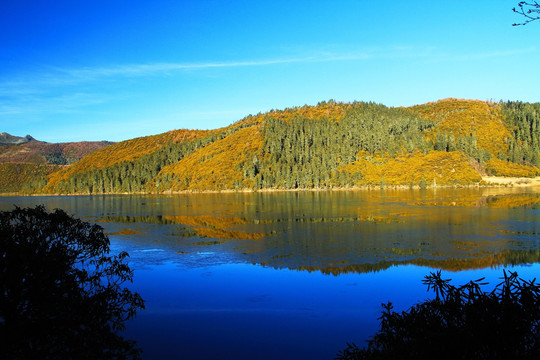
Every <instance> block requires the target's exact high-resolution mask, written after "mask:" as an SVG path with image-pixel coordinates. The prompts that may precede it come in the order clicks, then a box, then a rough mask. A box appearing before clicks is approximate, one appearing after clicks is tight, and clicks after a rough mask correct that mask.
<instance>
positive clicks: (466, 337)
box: [336, 271, 540, 360]
mask: <svg viewBox="0 0 540 360" xmlns="http://www.w3.org/2000/svg"><path fill="white" fill-rule="evenodd" d="M502 279H503V281H502V282H501V283H500V284H498V285H497V286H496V287H495V288H494V289H493V290H492V291H491V292H484V291H482V290H481V285H485V284H486V283H483V282H482V281H483V280H484V279H483V278H482V279H479V280H475V281H471V282H469V283H467V284H465V285H462V286H454V285H451V284H450V280H446V279H442V277H441V272H440V271H438V272H436V273H431V274H430V275H428V276H426V277H425V279H424V280H423V283H424V284H425V285H427V287H428V291H429V290H433V291H434V292H435V295H436V297H435V299H432V300H426V301H425V302H422V303H419V304H416V305H414V306H413V307H411V308H410V309H409V310H408V311H403V312H401V313H397V312H394V311H392V304H391V303H388V304H383V311H382V315H381V317H380V320H381V324H380V330H379V332H378V333H377V334H376V335H375V336H374V337H373V338H372V339H371V340H370V341H369V342H368V346H367V347H366V348H363V349H360V348H359V347H358V346H356V345H355V344H348V347H347V348H346V349H344V350H343V351H340V352H339V353H338V354H337V357H336V359H339V360H352V359H424V358H448V359H539V358H540V285H538V284H536V283H535V280H536V279H534V280H532V281H526V280H523V279H521V278H519V277H518V274H517V273H515V272H509V273H506V271H504V277H503V278H502Z"/></svg>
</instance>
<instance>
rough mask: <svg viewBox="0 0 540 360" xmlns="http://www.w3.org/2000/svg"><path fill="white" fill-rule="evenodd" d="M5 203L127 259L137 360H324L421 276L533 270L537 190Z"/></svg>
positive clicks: (360, 339)
mask: <svg viewBox="0 0 540 360" xmlns="http://www.w3.org/2000/svg"><path fill="white" fill-rule="evenodd" d="M14 204H15V205H17V206H21V207H27V206H34V205H36V204H44V205H45V206H46V207H47V208H48V209H49V210H52V209H54V208H61V209H64V210H66V211H67V212H68V213H70V214H72V215H75V216H76V217H79V218H82V219H83V220H85V221H90V222H96V223H99V224H100V225H101V226H103V227H104V228H105V231H106V233H107V234H108V235H109V237H110V239H111V249H112V251H113V252H119V251H124V250H125V251H127V252H128V253H129V254H130V255H131V257H130V265H131V267H132V268H133V269H134V270H135V280H134V283H133V284H132V286H131V287H132V288H133V289H134V290H136V291H138V292H139V293H140V294H141V295H142V297H143V298H144V299H145V300H146V310H143V311H140V312H139V314H138V315H137V317H136V319H134V320H133V321H130V322H129V323H128V328H127V330H126V333H125V335H126V337H128V338H132V339H135V340H137V341H138V343H139V345H140V346H141V347H142V348H143V350H144V353H143V357H144V358H146V359H168V358H170V359H174V358H185V359H215V358H224V359H298V358H300V359H303V358H309V359H332V358H333V357H334V356H335V354H336V352H337V351H339V350H340V349H343V348H344V347H345V346H346V342H356V343H357V344H358V345H363V344H364V341H365V340H367V339H368V338H369V337H370V336H371V335H373V334H374V332H375V331H376V330H377V327H378V320H377V318H378V316H379V315H380V310H381V303H386V302H388V301H392V303H394V305H395V308H396V309H397V310H405V309H407V308H408V307H410V306H411V305H413V304H414V303H416V302H419V301H422V300H424V299H426V298H428V297H430V296H431V294H430V293H427V292H426V288H425V287H424V286H423V285H422V284H421V280H422V279H423V277H424V276H425V275H427V274H429V272H430V271H435V270H436V269H442V270H443V276H444V277H446V278H452V279H454V280H455V281H454V282H453V283H454V284H462V283H465V282H467V281H468V280H471V279H477V278H480V277H483V276H485V277H486V278H487V280H488V281H489V282H490V284H492V285H495V284H496V283H498V282H499V279H498V278H499V277H500V276H502V269H503V268H509V269H511V270H513V271H517V272H518V273H519V274H520V276H521V277H523V278H525V279H532V278H534V277H537V276H538V274H540V265H538V264H539V263H540V225H539V224H540V189H539V188H534V187H520V188H466V189H431V190H429V189H428V190H424V191H421V190H385V191H381V190H365V191H314V192H312V191H306V192H258V193H221V194H179V195H104V196H99V195H98V196H43V197H0V210H9V209H11V208H12V207H13V205H14ZM488 288H489V287H488Z"/></svg>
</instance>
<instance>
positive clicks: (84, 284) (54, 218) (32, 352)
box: [0, 206, 144, 359]
mask: <svg viewBox="0 0 540 360" xmlns="http://www.w3.org/2000/svg"><path fill="white" fill-rule="evenodd" d="M108 253H109V239H108V238H107V236H106V235H104V233H103V228H101V227H100V226H98V225H91V224H89V223H86V222H83V221H81V220H79V219H75V218H73V217H71V216H69V215H68V214H66V213H65V212H64V211H62V210H55V211H54V212H52V213H48V212H47V211H46V210H45V208H44V207H43V206H37V207H35V208H28V209H21V208H18V207H16V208H15V209H14V210H12V211H7V212H0V290H1V291H0V338H1V339H2V346H0V358H4V359H28V358H32V359H43V358H46V359H48V358H73V359H84V358H88V359H105V358H106V359H109V358H138V357H139V355H140V354H139V353H140V351H139V350H138V349H136V348H135V343H134V342H132V341H128V340H125V339H123V338H122V337H121V336H119V335H118V334H117V333H118V331H120V330H123V329H124V322H125V321H126V320H128V319H130V318H132V317H133V316H135V313H136V311H137V310H138V309H141V308H144V302H143V300H142V299H141V297H140V296H139V294H137V293H133V292H131V291H130V290H128V289H127V288H125V287H122V284H123V283H125V282H126V281H128V282H130V281H132V278H133V272H132V270H131V269H130V268H129V266H128V265H127V264H126V263H125V259H126V257H127V256H128V254H127V253H125V252H124V253H121V254H119V255H118V256H109V255H108Z"/></svg>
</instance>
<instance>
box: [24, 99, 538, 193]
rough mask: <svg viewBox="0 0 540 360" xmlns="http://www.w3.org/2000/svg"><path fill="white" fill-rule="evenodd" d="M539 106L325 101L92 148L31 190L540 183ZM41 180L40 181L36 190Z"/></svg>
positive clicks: (453, 101)
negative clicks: (518, 179)
mask: <svg viewBox="0 0 540 360" xmlns="http://www.w3.org/2000/svg"><path fill="white" fill-rule="evenodd" d="M539 123H540V104H538V103H535V104H529V103H521V102H506V103H504V102H499V103H494V102H488V101H479V100H466V99H443V100H439V101H436V102H431V103H426V104H423V105H415V106H411V107H386V106H384V105H382V104H376V103H372V102H370V103H367V102H352V103H342V102H336V101H333V100H330V101H324V102H321V103H319V104H317V105H315V106H308V105H305V106H301V107H295V108H288V109H284V110H271V111H269V112H267V113H264V114H257V115H249V116H246V117H245V118H243V119H241V120H239V121H237V122H235V123H233V124H231V125H230V126H228V127H224V128H220V129H215V130H186V129H181V130H172V131H169V132H166V133H163V134H158V135H152V136H146V137H140V138H135V139H131V140H127V141H123V142H119V143H115V144H112V145H111V146H108V147H105V148H103V149H100V150H98V151H96V152H94V153H93V154H90V155H88V156H85V157H83V158H82V159H81V160H80V161H78V162H75V163H74V164H73V165H71V166H69V167H65V168H62V169H60V170H58V171H54V172H52V173H50V174H49V175H47V181H46V185H44V186H42V187H39V188H34V189H31V190H30V192H32V193H65V194H70V193H87V194H88V193H90V194H93V193H135V192H137V193H140V192H142V193H160V192H181V191H208V190H211V191H223V190H250V191H252V190H264V189H314V188H315V189H327V188H341V187H358V186H360V187H365V186H380V187H385V186H411V187H426V186H433V185H436V186H441V185H444V186H467V185H478V184H481V182H482V176H483V175H496V176H529V177H533V176H538V175H540V168H539V167H538V166H539V165H540V133H539V130H540V127H539V126H538V125H539ZM40 184H43V181H42V182H41V183H40Z"/></svg>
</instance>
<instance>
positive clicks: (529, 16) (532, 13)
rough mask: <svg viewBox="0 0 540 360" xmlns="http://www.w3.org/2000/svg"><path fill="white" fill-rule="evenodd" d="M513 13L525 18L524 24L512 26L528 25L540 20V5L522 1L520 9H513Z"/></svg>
mask: <svg viewBox="0 0 540 360" xmlns="http://www.w3.org/2000/svg"><path fill="white" fill-rule="evenodd" d="M512 11H513V12H515V13H516V14H519V15H521V16H523V17H524V18H525V21H524V22H522V23H515V24H512V26H520V25H527V24H528V23H530V22H533V21H536V20H540V4H539V3H538V2H537V1H520V2H519V3H518V8H517V9H516V8H513V9H512Z"/></svg>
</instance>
